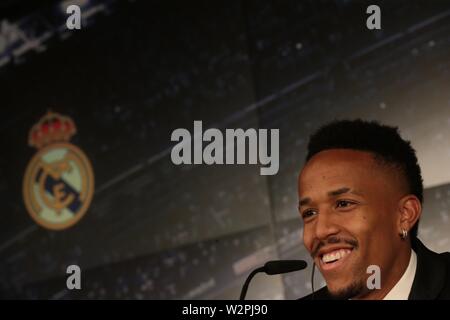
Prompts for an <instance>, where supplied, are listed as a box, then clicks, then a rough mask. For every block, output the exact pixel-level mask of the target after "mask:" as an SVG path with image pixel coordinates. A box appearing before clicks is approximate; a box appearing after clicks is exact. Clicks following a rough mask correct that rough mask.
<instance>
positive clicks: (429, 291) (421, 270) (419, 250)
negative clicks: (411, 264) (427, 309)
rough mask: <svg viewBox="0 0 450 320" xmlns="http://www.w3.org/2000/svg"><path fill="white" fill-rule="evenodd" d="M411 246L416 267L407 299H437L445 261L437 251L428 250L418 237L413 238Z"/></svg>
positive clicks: (444, 275) (444, 276)
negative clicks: (415, 258)
mask: <svg viewBox="0 0 450 320" xmlns="http://www.w3.org/2000/svg"><path fill="white" fill-rule="evenodd" d="M412 246H413V249H414V251H415V252H416V254H417V269H416V275H415V277H414V282H413V285H412V288H411V292H410V294H409V297H408V299H409V300H433V299H437V298H438V297H439V294H440V292H441V291H442V289H443V287H444V283H445V281H443V280H444V279H445V278H446V276H447V271H446V265H445V262H444V261H442V259H441V257H440V256H439V255H438V254H437V253H434V252H432V251H430V250H428V249H427V248H426V247H425V246H424V245H423V244H422V242H420V240H419V239H415V240H413V245H412Z"/></svg>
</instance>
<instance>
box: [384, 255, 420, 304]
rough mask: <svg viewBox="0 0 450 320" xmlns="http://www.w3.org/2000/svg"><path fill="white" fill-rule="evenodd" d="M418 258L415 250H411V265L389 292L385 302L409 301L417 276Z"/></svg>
mask: <svg viewBox="0 0 450 320" xmlns="http://www.w3.org/2000/svg"><path fill="white" fill-rule="evenodd" d="M416 269H417V256H416V253H415V252H414V250H412V249H411V256H410V258H409V264H408V267H407V268H406V271H405V273H403V276H402V277H401V278H400V280H398V282H397V283H396V285H395V286H394V287H393V288H392V289H391V291H389V293H388V294H387V295H386V296H385V297H384V298H383V300H408V297H409V293H410V292H411V287H412V285H413V282H414V277H415V276H416Z"/></svg>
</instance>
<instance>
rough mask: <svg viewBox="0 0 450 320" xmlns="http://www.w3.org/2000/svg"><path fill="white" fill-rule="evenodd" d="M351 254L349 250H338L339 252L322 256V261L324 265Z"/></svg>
mask: <svg viewBox="0 0 450 320" xmlns="http://www.w3.org/2000/svg"><path fill="white" fill-rule="evenodd" d="M350 252H351V250H349V249H339V250H335V251H332V252H329V253H327V254H324V255H323V256H322V261H323V262H324V263H328V262H331V261H334V260H339V259H341V258H343V257H345V256H346V255H348V254H349V253H350Z"/></svg>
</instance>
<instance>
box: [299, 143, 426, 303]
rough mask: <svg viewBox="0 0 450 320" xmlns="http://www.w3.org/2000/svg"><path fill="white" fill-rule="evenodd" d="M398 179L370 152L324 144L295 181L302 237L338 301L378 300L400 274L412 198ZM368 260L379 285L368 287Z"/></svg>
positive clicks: (407, 250)
mask: <svg viewBox="0 0 450 320" xmlns="http://www.w3.org/2000/svg"><path fill="white" fill-rule="evenodd" d="M407 190H408V188H407V185H406V181H405V178H404V176H403V175H402V174H401V173H399V171H398V170H396V168H394V167H393V166H392V165H389V164H385V163H382V162H381V161H380V160H378V159H376V158H375V155H374V154H373V153H371V152H366V151H358V150H351V149H330V150H324V151H321V152H319V153H317V154H315V155H314V156H313V157H312V158H311V159H309V161H308V162H307V163H306V165H305V166H304V168H303V169H302V170H301V172H300V175H299V178H298V196H299V199H300V200H299V212H300V215H301V217H302V219H303V223H304V231H303V242H304V245H305V247H306V249H307V250H308V251H309V253H310V254H311V256H312V258H313V260H314V263H315V265H316V266H317V267H318V269H319V270H320V272H321V273H322V275H323V277H324V278H325V281H326V284H327V288H328V291H329V293H330V294H331V295H332V296H334V297H337V298H346V299H348V298H351V299H383V297H384V296H386V294H387V293H388V292H389V291H390V290H391V289H392V288H393V287H394V286H395V284H396V283H397V282H398V281H399V279H400V278H401V277H402V275H403V273H404V272H405V270H406V268H407V266H408V262H409V259H410V255H411V241H410V239H409V236H407V237H406V238H405V237H402V235H404V232H405V231H406V232H408V231H410V230H411V228H412V227H413V226H414V224H415V223H416V222H417V220H418V219H419V218H420V215H421V211H422V207H421V202H420V201H419V199H418V198H417V197H416V196H415V195H413V194H409V193H408V192H407ZM370 265H376V266H379V268H380V271H381V288H380V289H369V288H368V286H367V279H368V277H369V276H370V273H367V268H368V267H369V266H370Z"/></svg>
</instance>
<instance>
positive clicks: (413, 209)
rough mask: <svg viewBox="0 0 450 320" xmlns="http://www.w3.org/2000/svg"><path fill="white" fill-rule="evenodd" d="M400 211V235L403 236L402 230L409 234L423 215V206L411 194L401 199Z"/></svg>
mask: <svg viewBox="0 0 450 320" xmlns="http://www.w3.org/2000/svg"><path fill="white" fill-rule="evenodd" d="M398 209H399V213H400V215H399V219H398V223H397V228H398V233H399V234H401V233H402V229H403V230H406V231H408V233H409V232H410V231H411V229H412V227H413V226H414V225H415V224H416V222H417V221H418V220H419V218H420V215H421V214H422V204H421V203H420V200H419V199H418V198H417V197H416V196H415V195H412V194H409V195H406V196H404V197H403V198H401V199H400V201H399V207H398Z"/></svg>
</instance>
